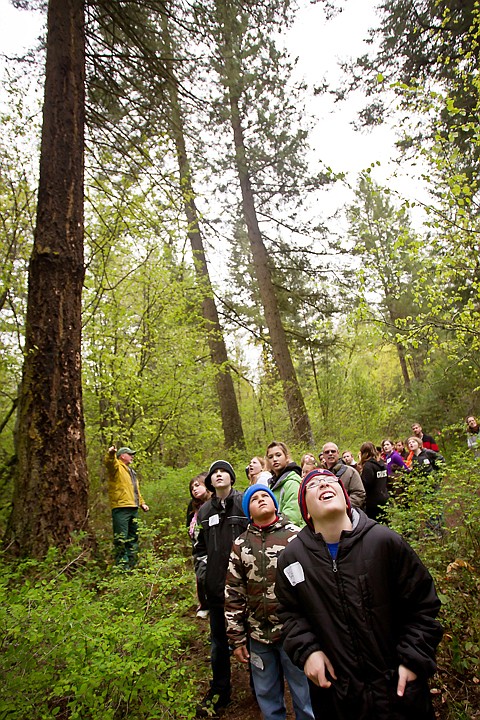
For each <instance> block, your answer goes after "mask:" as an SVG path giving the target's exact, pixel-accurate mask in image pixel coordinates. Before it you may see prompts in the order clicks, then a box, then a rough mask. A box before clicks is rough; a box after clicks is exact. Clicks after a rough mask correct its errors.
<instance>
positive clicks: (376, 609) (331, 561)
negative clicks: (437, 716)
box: [275, 469, 442, 720]
mask: <svg viewBox="0 0 480 720" xmlns="http://www.w3.org/2000/svg"><path fill="white" fill-rule="evenodd" d="M298 502H299V505H300V510H301V513H302V517H303V519H304V520H305V522H306V527H305V528H303V530H301V531H300V532H299V533H298V535H297V537H296V539H295V540H294V541H293V542H292V543H290V544H289V545H288V546H287V547H286V548H285V550H284V551H283V552H282V554H281V555H280V557H279V559H278V570H277V580H276V585H275V593H276V595H277V599H278V601H279V604H280V608H279V616H280V619H281V620H282V621H283V637H284V648H285V650H286V651H287V653H288V654H289V656H290V658H291V659H292V661H293V662H294V663H295V664H296V665H297V666H298V667H300V668H302V669H303V670H304V672H305V675H306V676H307V677H308V679H309V682H310V695H311V699H312V706H313V711H314V714H315V718H328V720H370V719H371V718H375V720H392V719H393V718H395V720H433V718H434V713H433V709H432V704H431V699H430V692H429V688H428V682H427V681H428V678H429V677H430V676H431V675H433V673H434V672H435V670H436V664H435V651H436V648H437V645H438V643H439V642H440V639H441V637H442V628H441V625H440V623H439V622H438V621H437V619H436V617H437V614H438V611H439V609H440V601H439V599H438V597H437V594H436V592H435V587H434V584H433V580H432V578H431V576H430V574H429V572H428V570H427V569H426V568H425V567H424V565H423V564H422V562H421V561H420V559H419V558H418V557H417V555H416V554H415V552H414V551H413V550H412V548H411V547H410V546H409V545H408V544H407V542H406V541H405V540H404V539H403V538H402V537H401V536H400V535H398V534H397V533H395V532H394V531H393V530H391V529H390V528H388V527H385V526H384V525H380V524H379V523H377V522H376V521H375V520H372V519H370V518H368V517H367V516H366V514H365V513H364V512H363V511H362V510H360V509H358V508H355V507H352V506H351V504H350V499H349V497H348V495H347V492H346V490H345V487H344V485H343V483H342V481H341V479H340V478H338V477H336V476H335V475H334V474H333V473H332V472H330V471H329V470H323V469H316V470H313V471H312V472H310V473H309V474H308V475H307V476H306V477H305V478H304V479H303V481H302V484H301V486H300V490H299V494H298Z"/></svg>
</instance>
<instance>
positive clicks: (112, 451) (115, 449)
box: [108, 445, 117, 455]
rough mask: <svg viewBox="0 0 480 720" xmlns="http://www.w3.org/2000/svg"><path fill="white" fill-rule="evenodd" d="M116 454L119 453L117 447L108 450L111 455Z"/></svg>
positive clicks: (113, 446)
mask: <svg viewBox="0 0 480 720" xmlns="http://www.w3.org/2000/svg"><path fill="white" fill-rule="evenodd" d="M116 452H117V448H116V447H115V445H112V447H109V448H108V454H109V455H115V453H116Z"/></svg>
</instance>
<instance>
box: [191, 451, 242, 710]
mask: <svg viewBox="0 0 480 720" xmlns="http://www.w3.org/2000/svg"><path fill="white" fill-rule="evenodd" d="M234 482H235V472H234V470H233V468H232V466H231V465H230V463H228V462H226V460H217V461H216V462H214V463H213V464H212V465H211V466H210V469H209V471H208V475H207V477H206V478H205V485H206V487H207V488H208V489H209V490H210V491H211V492H213V493H214V494H213V497H212V498H211V499H210V500H207V502H206V503H204V504H203V505H202V507H201V508H200V510H199V511H198V518H197V522H198V526H199V528H200V529H199V533H198V538H197V541H196V543H195V545H194V548H193V555H194V559H195V572H196V573H197V578H198V579H199V580H200V581H204V587H205V592H206V596H207V600H208V604H209V608H210V615H209V619H210V637H211V665H212V681H211V683H210V689H209V691H208V692H207V694H206V695H205V697H204V698H203V699H202V700H201V702H200V704H199V706H198V707H197V717H209V716H210V715H212V713H217V712H218V711H220V710H222V709H223V708H225V707H226V706H227V705H228V704H229V702H230V696H231V685H230V649H229V646H228V639H227V633H226V628H225V614H224V604H225V578H226V575H227V567H228V558H229V555H230V549H231V547H232V543H233V541H234V540H235V538H237V537H238V536H239V535H240V534H241V533H242V532H243V531H244V530H245V529H246V527H247V525H248V521H247V518H246V517H245V515H244V513H243V510H242V494H241V493H239V492H237V491H236V490H233V489H232V485H233V484H234Z"/></svg>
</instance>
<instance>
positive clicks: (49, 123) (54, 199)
mask: <svg viewBox="0 0 480 720" xmlns="http://www.w3.org/2000/svg"><path fill="white" fill-rule="evenodd" d="M84 115H85V28H84V0H50V1H49V5H48V36H47V59H46V76H45V101H44V108H43V128H42V142H41V158H40V182H39V191H38V207H37V222H36V231H35V238H34V247H33V251H32V256H31V259H30V265H29V279H28V307H27V319H26V341H25V362H24V368H23V378H22V385H21V389H20V398H19V407H18V419H17V429H16V444H17V448H16V449H17V457H18V462H17V469H16V474H15V483H14V496H13V508H12V513H11V516H10V519H9V524H8V528H7V536H6V541H7V543H8V544H9V546H10V547H11V548H13V549H14V550H15V551H17V552H18V553H20V554H28V555H32V556H36V557H41V556H43V555H45V553H46V552H47V550H48V548H49V547H51V546H57V547H60V548H64V547H66V546H67V545H68V544H69V543H70V542H71V540H72V534H73V533H75V532H76V531H80V530H83V529H86V527H87V516H88V506H87V502H88V477H87V467H86V448H85V437H84V419H83V403H82V386H81V354H80V353H81V296H82V286H83V279H84V272H85V270H84V257H83V229H84V228H83V173H84Z"/></svg>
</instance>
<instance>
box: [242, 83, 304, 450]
mask: <svg viewBox="0 0 480 720" xmlns="http://www.w3.org/2000/svg"><path fill="white" fill-rule="evenodd" d="M229 97H230V110H231V125H232V130H233V137H234V143H235V163H236V167H237V173H238V178H239V182H240V188H241V191H242V206H243V215H244V218H245V223H246V225H247V232H248V238H249V241H250V248H251V251H252V256H253V264H254V267H255V275H256V278H257V282H258V287H259V292H260V297H261V298H262V305H263V310H264V312H265V321H266V323H267V327H268V332H269V334H270V342H271V344H272V352H273V357H274V359H275V364H276V366H277V369H278V374H279V375H280V380H281V381H282V387H283V395H284V398H285V402H286V404H287V408H288V413H289V416H290V423H291V426H292V430H293V434H294V437H295V439H296V440H297V441H299V442H304V443H307V444H308V445H311V446H313V434H312V429H311V426H310V419H309V417H308V413H307V408H306V406H305V402H304V399H303V395H302V391H301V389H300V385H299V384H298V379H297V375H296V372H295V368H294V366H293V362H292V357H291V355H290V349H289V347H288V343H287V336H286V333H285V328H284V327H283V324H282V319H281V317H280V311H279V308H278V302H277V297H276V293H275V287H274V285H273V281H272V276H271V272H270V267H269V257H268V251H267V248H266V247H265V244H264V242H263V239H262V235H261V232H260V227H259V225H258V218H257V213H256V210H255V199H254V196H253V192H252V186H251V182H250V177H249V173H248V167H247V161H246V153H245V142H244V134H243V127H242V123H241V119H240V110H239V102H238V97H236V96H235V95H234V94H233V93H232V91H231V88H230V87H229Z"/></svg>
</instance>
